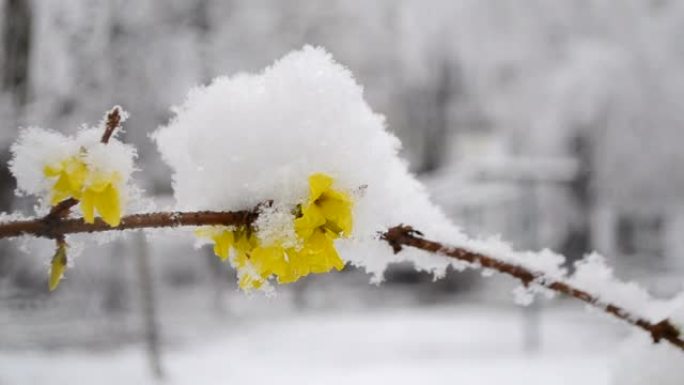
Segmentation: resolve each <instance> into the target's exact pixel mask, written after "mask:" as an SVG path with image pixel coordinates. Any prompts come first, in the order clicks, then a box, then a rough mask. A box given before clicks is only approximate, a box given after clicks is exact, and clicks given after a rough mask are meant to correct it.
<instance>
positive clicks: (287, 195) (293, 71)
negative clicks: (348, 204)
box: [153, 46, 463, 279]
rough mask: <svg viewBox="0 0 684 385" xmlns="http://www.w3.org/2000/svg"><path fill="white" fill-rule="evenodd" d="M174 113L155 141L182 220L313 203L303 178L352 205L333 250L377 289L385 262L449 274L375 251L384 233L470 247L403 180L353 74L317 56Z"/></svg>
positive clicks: (210, 92)
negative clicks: (325, 184) (347, 227)
mask: <svg viewBox="0 0 684 385" xmlns="http://www.w3.org/2000/svg"><path fill="white" fill-rule="evenodd" d="M174 111H175V114H176V116H175V118H174V119H173V120H172V121H171V122H170V123H169V124H168V125H167V126H165V127H162V128H160V129H159V130H158V131H157V132H156V133H155V134H154V135H153V138H154V140H155V141H156V143H157V145H158V148H159V151H160V152H161V154H162V157H163V159H164V160H165V161H166V162H167V163H168V164H169V165H170V166H171V168H172V170H173V186H174V194H175V198H176V201H177V209H179V210H242V209H251V208H253V207H255V206H256V205H258V204H260V203H262V202H266V201H269V200H273V201H274V202H277V204H278V205H281V207H290V208H291V207H293V206H295V205H296V204H298V203H301V202H302V201H303V200H304V199H305V198H306V196H307V193H308V177H309V176H310V175H312V174H314V173H319V172H322V173H326V174H328V175H330V176H332V177H333V178H334V179H335V188H336V189H341V190H344V191H347V192H348V193H350V194H352V195H353V196H355V197H356V199H355V202H354V209H353V210H354V211H353V215H354V230H353V234H352V237H351V238H350V239H340V240H337V241H336V244H337V246H338V249H339V250H340V252H341V256H342V258H343V259H345V260H347V261H350V262H352V263H353V264H356V265H359V266H363V267H365V268H366V269H367V271H369V272H371V273H373V274H375V275H376V279H380V277H381V275H382V272H383V271H384V269H385V267H386V266H387V264H388V263H389V262H394V261H400V260H407V259H408V260H412V261H413V262H414V263H415V264H416V266H417V267H418V268H419V269H422V270H426V271H432V272H436V273H441V272H443V271H444V269H445V268H446V266H447V265H448V264H449V260H447V259H445V258H443V257H437V256H433V255H430V254H427V253H423V252H419V251H415V250H409V249H407V250H405V251H403V252H401V253H399V254H397V255H394V254H393V253H392V250H391V248H390V247H389V246H388V245H387V244H385V243H384V242H379V241H377V239H378V233H379V232H383V231H385V230H386V229H387V228H388V227H391V226H395V225H398V224H401V223H406V224H411V225H413V226H415V227H416V228H418V229H420V230H421V231H423V232H425V233H426V235H428V236H431V237H437V238H440V239H445V240H446V239H451V240H453V239H458V238H459V237H463V236H462V235H460V233H459V230H458V229H457V228H456V227H454V226H453V225H452V224H451V223H450V222H449V220H447V219H446V217H445V216H444V214H442V212H441V211H440V210H439V209H437V208H436V207H435V206H434V205H433V204H432V203H430V200H429V198H428V195H427V193H426V192H425V190H424V188H423V186H422V185H421V184H420V183H419V182H418V181H416V179H415V178H414V176H413V175H411V174H410V173H409V172H408V168H407V165H406V163H405V162H404V161H403V160H401V159H400V158H399V156H398V151H399V149H400V143H399V141H398V140H397V138H396V137H395V136H394V135H392V134H391V133H389V132H388V131H387V130H386V128H385V120H384V117H382V116H381V115H378V114H376V113H374V112H373V111H372V110H371V108H370V107H369V106H368V104H367V103H366V101H365V100H364V98H363V91H362V88H361V87H360V86H359V85H358V84H357V83H356V82H355V81H354V79H353V77H352V75H351V73H350V72H349V71H348V70H347V69H346V68H344V67H343V66H341V65H339V64H337V63H335V62H334V61H333V59H332V58H331V56H330V55H329V54H328V53H326V52H325V51H324V50H323V49H321V48H313V47H309V46H307V47H304V48H303V49H302V50H300V51H297V52H293V53H290V54H288V55H287V56H285V57H284V58H282V59H280V60H279V61H277V62H276V63H275V64H273V65H272V66H271V67H268V68H266V69H265V70H264V71H263V72H261V73H259V74H238V75H235V76H232V77H219V78H217V79H215V80H214V81H213V82H212V83H211V84H210V85H208V86H206V87H200V88H197V89H195V90H193V91H192V92H190V94H189V95H188V97H187V100H186V101H185V103H184V104H183V105H182V106H180V107H177V108H175V109H174ZM286 212H289V211H287V210H286ZM281 219H282V218H281ZM269 222H270V223H274V224H275V223H280V224H281V225H282V223H283V222H282V221H278V220H268V221H266V222H263V223H261V224H259V227H260V229H261V231H262V232H273V231H276V232H277V231H278V230H277V229H269V228H268V226H265V224H266V223H269ZM279 226H280V225H279ZM280 227H281V229H283V230H284V231H286V232H287V231H289V230H287V229H286V228H283V227H282V226H280Z"/></svg>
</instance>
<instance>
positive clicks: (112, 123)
mask: <svg viewBox="0 0 684 385" xmlns="http://www.w3.org/2000/svg"><path fill="white" fill-rule="evenodd" d="M119 110H120V108H119V106H116V107H114V108H112V109H111V111H109V112H108V113H107V118H106V123H105V131H104V133H103V134H102V139H100V141H101V142H102V143H104V144H107V143H109V139H110V138H111V137H112V134H113V133H114V130H116V129H117V128H119V126H120V125H121V112H120V111H119Z"/></svg>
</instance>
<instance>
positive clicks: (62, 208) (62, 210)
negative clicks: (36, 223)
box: [43, 198, 78, 222]
mask: <svg viewBox="0 0 684 385" xmlns="http://www.w3.org/2000/svg"><path fill="white" fill-rule="evenodd" d="M77 204H78V199H76V198H67V199H65V200H63V201H61V202H59V203H57V204H56V205H54V206H52V208H51V209H50V212H49V213H47V215H45V217H43V220H44V221H47V222H52V221H55V220H57V219H60V218H65V217H66V216H67V215H68V214H69V210H71V208H72V207H74V206H76V205H77Z"/></svg>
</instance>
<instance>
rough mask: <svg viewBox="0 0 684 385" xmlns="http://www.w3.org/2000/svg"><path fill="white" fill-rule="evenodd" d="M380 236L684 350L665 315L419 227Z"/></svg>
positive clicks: (394, 246)
mask: <svg viewBox="0 0 684 385" xmlns="http://www.w3.org/2000/svg"><path fill="white" fill-rule="evenodd" d="M382 239H384V240H385V241H387V243H389V244H390V246H391V247H392V249H393V250H394V252H395V253H398V252H400V251H401V250H402V248H403V247H404V246H411V247H415V248H417V249H421V250H424V251H428V252H430V253H434V254H440V255H444V256H447V257H450V258H455V259H457V260H459V261H465V262H467V263H469V264H473V265H476V266H479V267H481V268H484V269H492V270H495V271H498V272H499V273H502V274H506V275H509V276H511V277H514V278H516V279H518V280H520V281H521V282H522V283H523V284H524V285H525V286H528V285H531V284H536V285H541V286H543V287H545V288H547V289H550V290H553V291H555V292H558V293H562V294H565V295H568V296H570V297H573V298H575V299H578V300H580V301H582V302H585V303H587V304H589V305H592V306H595V307H597V308H599V309H602V310H603V311H605V312H606V313H608V314H611V315H613V316H615V317H617V318H619V319H621V320H623V321H626V322H627V323H629V324H631V325H634V326H636V327H639V328H641V329H643V330H645V331H647V332H648V333H649V334H650V335H651V337H652V338H653V342H655V343H658V342H660V341H662V340H665V341H668V342H669V343H671V344H672V345H674V346H676V347H678V348H679V349H682V350H684V340H683V339H682V338H681V333H680V331H679V329H678V328H677V327H676V326H674V325H673V324H672V322H670V320H668V319H664V320H662V321H660V322H658V323H653V322H650V321H648V320H646V319H645V318H642V317H641V316H640V315H638V314H631V313H630V312H629V311H627V310H626V309H624V308H622V307H620V306H619V304H612V303H605V302H603V301H602V300H601V298H600V295H598V294H593V293H590V292H588V291H585V290H583V289H581V288H577V287H574V286H573V285H572V284H569V283H567V282H563V281H560V280H557V279H554V278H551V277H548V276H546V275H545V274H544V273H542V272H536V271H532V270H529V269H527V268H525V267H522V266H519V265H515V264H512V263H509V262H505V261H501V260H498V259H496V258H493V257H491V256H488V255H484V254H480V253H477V252H473V251H471V250H467V249H464V248H461V247H450V246H447V245H444V244H442V243H440V242H435V241H431V240H429V239H426V238H424V237H423V236H422V234H421V233H420V232H419V231H417V230H415V229H413V228H412V227H411V226H406V225H399V226H395V227H392V228H391V229H389V230H387V231H386V232H385V233H383V234H382Z"/></svg>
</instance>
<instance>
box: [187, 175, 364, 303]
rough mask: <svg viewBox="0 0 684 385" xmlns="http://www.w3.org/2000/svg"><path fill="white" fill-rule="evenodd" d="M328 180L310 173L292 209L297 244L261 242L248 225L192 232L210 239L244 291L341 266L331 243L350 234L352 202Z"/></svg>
mask: <svg viewBox="0 0 684 385" xmlns="http://www.w3.org/2000/svg"><path fill="white" fill-rule="evenodd" d="M333 182H334V181H333V179H332V178H331V177H330V176H328V175H325V174H314V175H311V177H309V197H308V199H307V200H306V202H305V203H304V204H302V205H299V206H298V207H297V210H296V213H295V214H296V217H295V220H294V224H293V225H294V228H295V234H296V237H297V241H298V242H299V244H298V246H297V247H284V246H282V245H283V244H284V243H285V242H284V240H283V241H282V242H278V241H276V242H273V243H272V244H269V245H263V244H261V242H260V241H259V239H258V237H257V236H256V234H255V233H254V231H253V230H252V229H251V228H250V227H247V226H240V227H237V228H235V227H226V226H208V227H202V228H199V229H197V230H196V231H195V234H196V235H197V236H199V237H203V238H208V239H211V240H212V241H213V243H214V254H216V255H217V256H218V257H219V258H220V259H221V260H226V259H228V260H229V261H230V263H231V264H232V265H233V267H234V268H235V269H236V270H237V272H238V285H239V286H240V288H241V289H243V290H248V289H258V288H260V287H262V286H263V285H264V283H265V282H266V281H267V280H268V279H269V278H271V277H275V278H276V279H277V281H278V283H280V284H286V283H291V282H295V281H297V280H298V279H300V278H302V277H305V276H307V275H309V274H312V273H327V272H329V271H330V270H332V269H336V270H342V269H343V268H344V262H343V261H342V259H341V258H340V256H339V254H338V253H337V250H336V249H335V244H334V241H335V240H336V239H337V238H339V237H348V236H350V235H351V231H352V222H353V220H352V204H353V202H352V200H351V198H350V196H349V195H348V194H346V193H344V192H342V191H338V190H335V189H333V188H332V185H333ZM231 250H233V254H232V256H231ZM229 257H230V258H229Z"/></svg>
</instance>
